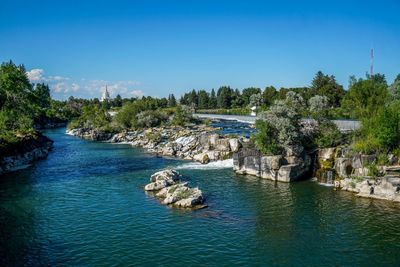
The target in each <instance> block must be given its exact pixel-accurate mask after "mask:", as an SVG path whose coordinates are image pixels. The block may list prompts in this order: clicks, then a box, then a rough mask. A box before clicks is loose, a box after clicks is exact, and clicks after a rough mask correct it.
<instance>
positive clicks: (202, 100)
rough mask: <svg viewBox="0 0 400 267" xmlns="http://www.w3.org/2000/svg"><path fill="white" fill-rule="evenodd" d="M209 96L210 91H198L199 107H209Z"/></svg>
mask: <svg viewBox="0 0 400 267" xmlns="http://www.w3.org/2000/svg"><path fill="white" fill-rule="evenodd" d="M209 100H210V99H209V96H208V93H207V92H206V91H204V90H200V91H199V92H198V105H197V106H198V108H200V109H206V108H208V102H209Z"/></svg>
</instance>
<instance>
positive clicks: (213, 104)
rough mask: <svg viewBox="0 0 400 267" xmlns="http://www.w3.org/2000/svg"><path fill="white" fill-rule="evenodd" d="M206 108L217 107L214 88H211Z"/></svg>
mask: <svg viewBox="0 0 400 267" xmlns="http://www.w3.org/2000/svg"><path fill="white" fill-rule="evenodd" d="M208 108H211V109H215V108H217V96H216V95H215V90H214V88H213V89H212V90H211V94H210V101H209V105H208Z"/></svg>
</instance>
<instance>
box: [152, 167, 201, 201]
mask: <svg viewBox="0 0 400 267" xmlns="http://www.w3.org/2000/svg"><path fill="white" fill-rule="evenodd" d="M179 177H180V175H179V173H178V172H177V171H175V170H164V171H160V172H157V173H155V174H153V175H152V176H151V177H150V181H151V183H150V184H148V185H146V186H145V190H146V191H158V192H157V194H156V197H158V198H161V199H162V203H163V204H165V205H169V204H172V205H174V206H177V207H183V208H194V207H200V208H201V207H204V206H199V205H201V204H203V202H204V197H203V193H202V192H201V190H200V189H198V188H190V187H189V186H188V183H187V182H184V183H179V182H178V181H179Z"/></svg>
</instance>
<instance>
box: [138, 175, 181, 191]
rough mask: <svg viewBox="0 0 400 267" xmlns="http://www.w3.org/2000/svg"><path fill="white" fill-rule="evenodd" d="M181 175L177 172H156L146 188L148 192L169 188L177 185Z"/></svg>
mask: <svg viewBox="0 0 400 267" xmlns="http://www.w3.org/2000/svg"><path fill="white" fill-rule="evenodd" d="M179 177H180V174H179V173H178V172H177V171H175V170H163V171H159V172H156V173H155V174H153V175H152V176H151V177H150V182H151V183H149V184H147V185H146V186H145V187H144V190H146V191H157V190H160V189H163V188H165V187H167V186H171V185H173V184H176V183H177V182H178V181H179Z"/></svg>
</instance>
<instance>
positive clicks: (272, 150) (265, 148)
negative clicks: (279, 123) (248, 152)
mask: <svg viewBox="0 0 400 267" xmlns="http://www.w3.org/2000/svg"><path fill="white" fill-rule="evenodd" d="M256 128H257V133H256V134H255V135H253V136H252V142H253V143H254V144H255V145H256V148H257V149H258V150H260V151H261V152H262V153H264V154H265V155H278V154H280V153H281V152H282V147H281V146H280V145H279V144H278V141H277V140H278V138H277V136H278V132H277V130H276V128H274V127H272V126H271V124H270V123H269V122H267V121H264V120H257V121H256Z"/></svg>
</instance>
